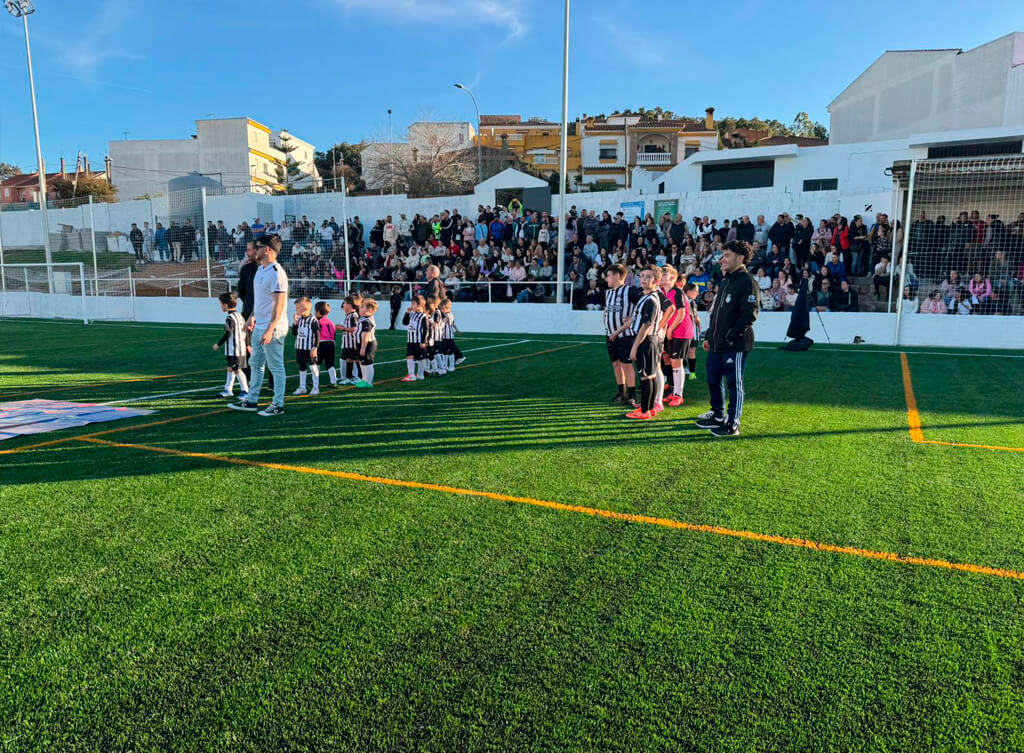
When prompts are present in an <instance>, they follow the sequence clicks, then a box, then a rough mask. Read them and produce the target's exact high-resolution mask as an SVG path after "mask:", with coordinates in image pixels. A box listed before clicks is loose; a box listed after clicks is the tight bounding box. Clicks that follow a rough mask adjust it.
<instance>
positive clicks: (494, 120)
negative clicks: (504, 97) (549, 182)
mask: <svg viewBox="0 0 1024 753" xmlns="http://www.w3.org/2000/svg"><path fill="white" fill-rule="evenodd" d="M578 126H579V124H578V123H570V124H569V137H568V153H567V154H566V173H567V174H568V176H569V180H572V179H573V176H576V175H579V174H580V129H579V127H578ZM479 139H480V142H481V143H482V144H483V146H485V147H488V148H491V149H500V150H508V151H511V152H513V153H515V155H516V156H517V157H518V158H519V160H520V162H522V163H523V164H524V165H526V166H528V167H530V168H532V169H533V170H534V171H535V172H537V173H538V174H539V175H542V176H544V177H547V176H548V175H550V174H551V173H556V172H558V165H559V161H560V160H559V158H560V153H561V139H562V128H561V125H560V124H559V123H554V122H552V121H550V120H543V119H541V118H529V119H528V120H526V121H523V119H522V117H521V116H519V115H481V116H480V133H479Z"/></svg>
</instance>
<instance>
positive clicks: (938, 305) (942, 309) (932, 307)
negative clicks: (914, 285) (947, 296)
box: [921, 290, 949, 314]
mask: <svg viewBox="0 0 1024 753" xmlns="http://www.w3.org/2000/svg"><path fill="white" fill-rule="evenodd" d="M921 313H922V314H947V313H949V309H948V308H947V307H946V302H945V301H944V300H942V291H939V290H933V291H932V292H931V293H929V294H928V299H927V300H926V301H925V302H924V303H923V304H922V305H921Z"/></svg>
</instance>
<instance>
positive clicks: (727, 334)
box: [707, 267, 761, 353]
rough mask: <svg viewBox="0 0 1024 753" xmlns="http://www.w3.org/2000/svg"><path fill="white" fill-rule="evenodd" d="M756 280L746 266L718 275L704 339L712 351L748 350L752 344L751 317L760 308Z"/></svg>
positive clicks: (754, 315)
mask: <svg viewBox="0 0 1024 753" xmlns="http://www.w3.org/2000/svg"><path fill="white" fill-rule="evenodd" d="M760 308H761V305H760V298H759V291H758V287H757V283H756V282H755V281H754V278H753V277H751V276H750V272H748V271H747V268H746V267H740V268H739V269H737V270H735V271H733V272H730V273H729V274H727V275H726V276H725V277H723V278H722V283H721V285H719V287H718V293H717V294H716V295H715V302H714V303H713V304H712V306H711V324H710V326H709V327H708V337H707V339H708V343H709V345H710V346H711V350H712V351H713V352H715V353H735V352H738V351H741V350H742V351H745V352H746V351H750V350H751V349H752V348H753V347H754V320H756V319H757V313H758V311H759V310H760Z"/></svg>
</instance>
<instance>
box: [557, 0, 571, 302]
mask: <svg viewBox="0 0 1024 753" xmlns="http://www.w3.org/2000/svg"><path fill="white" fill-rule="evenodd" d="M564 33H565V38H564V39H563V41H562V147H561V151H560V154H559V155H558V184H559V185H558V289H557V290H556V291H555V303H564V301H565V236H566V233H567V231H568V225H569V223H567V222H566V221H565V191H566V186H567V185H568V182H569V181H568V176H567V175H566V174H565V173H566V171H567V169H568V168H567V163H568V154H567V152H568V151H569V0H565V29H564Z"/></svg>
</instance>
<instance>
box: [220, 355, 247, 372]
mask: <svg viewBox="0 0 1024 753" xmlns="http://www.w3.org/2000/svg"><path fill="white" fill-rule="evenodd" d="M224 359H225V360H226V361H227V362H228V368H229V369H231V370H232V371H238V370H239V369H244V368H245V366H244V365H243V363H242V362H241V360H240V359H239V358H238V356H224Z"/></svg>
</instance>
